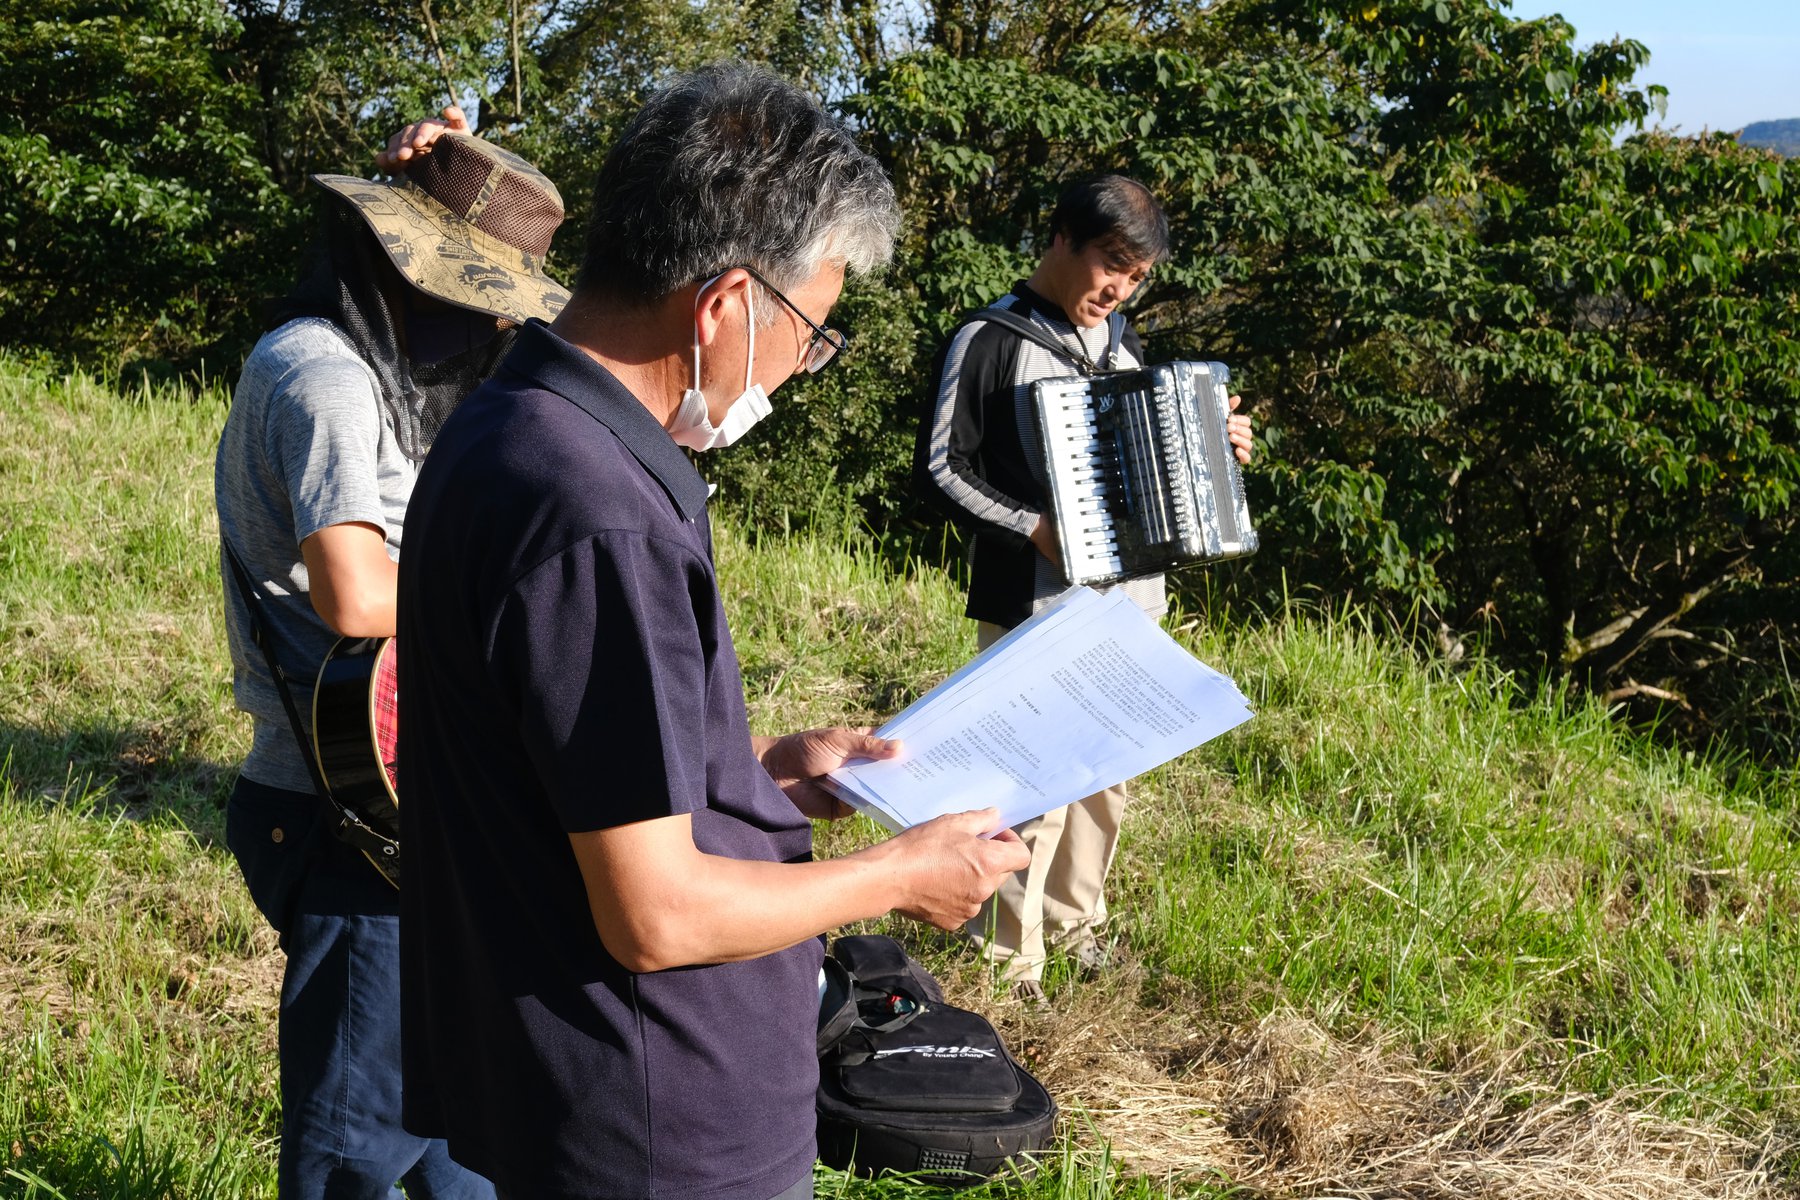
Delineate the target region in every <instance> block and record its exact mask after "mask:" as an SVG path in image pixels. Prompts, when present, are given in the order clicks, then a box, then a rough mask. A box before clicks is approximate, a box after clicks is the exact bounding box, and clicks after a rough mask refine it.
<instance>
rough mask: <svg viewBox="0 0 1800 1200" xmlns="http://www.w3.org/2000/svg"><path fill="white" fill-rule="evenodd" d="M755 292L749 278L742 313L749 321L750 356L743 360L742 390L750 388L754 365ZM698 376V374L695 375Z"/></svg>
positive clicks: (754, 287)
mask: <svg viewBox="0 0 1800 1200" xmlns="http://www.w3.org/2000/svg"><path fill="white" fill-rule="evenodd" d="M755 292H756V282H755V281H754V280H751V281H749V282H747V283H745V284H744V315H745V319H746V320H748V321H749V322H750V357H749V358H746V359H745V360H744V390H745V391H746V392H747V391H749V390H750V375H751V371H752V369H753V368H754V367H755V365H756V301H755V300H754V299H752V297H753V295H754V294H755ZM695 378H699V376H695Z"/></svg>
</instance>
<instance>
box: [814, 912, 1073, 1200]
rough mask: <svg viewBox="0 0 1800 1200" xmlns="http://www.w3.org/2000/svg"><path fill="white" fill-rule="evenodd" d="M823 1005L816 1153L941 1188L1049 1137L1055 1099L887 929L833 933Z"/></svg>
mask: <svg viewBox="0 0 1800 1200" xmlns="http://www.w3.org/2000/svg"><path fill="white" fill-rule="evenodd" d="M825 964H826V993H825V996H824V998H823V1000H822V1001H821V1004H820V1009H819V1092H818V1111H819V1158H820V1160H821V1161H823V1162H824V1163H825V1164H826V1165H827V1166H832V1167H837V1168H840V1169H844V1170H854V1171H855V1172H856V1173H857V1174H859V1175H865V1176H874V1175H878V1174H880V1173H881V1172H883V1171H897V1172H901V1173H904V1174H908V1175H912V1176H914V1177H916V1178H918V1179H919V1180H920V1181H921V1182H925V1183H931V1184H937V1185H940V1186H945V1187H966V1186H969V1185H971V1184H976V1183H980V1182H981V1181H982V1180H984V1179H987V1178H990V1177H992V1176H993V1175H995V1174H997V1173H999V1172H1000V1171H1002V1170H1004V1169H1006V1168H1007V1166H1008V1164H1009V1163H1010V1164H1011V1165H1012V1167H1013V1168H1014V1169H1016V1170H1017V1171H1018V1172H1019V1173H1020V1174H1021V1175H1030V1174H1031V1173H1032V1172H1033V1171H1034V1170H1035V1169H1036V1162H1035V1161H1034V1157H1033V1156H1034V1155H1036V1154H1037V1153H1038V1152H1040V1151H1043V1150H1045V1149H1046V1148H1048V1147H1049V1145H1050V1144H1051V1141H1052V1138H1053V1135H1054V1129H1055V1125H1056V1104H1055V1102H1054V1101H1052V1100H1051V1099H1050V1094H1049V1093H1048V1092H1046V1091H1045V1090H1044V1086H1043V1085H1042V1084H1040V1083H1039V1082H1038V1081H1037V1080H1036V1079H1035V1078H1033V1077H1032V1075H1031V1073H1030V1072H1028V1071H1027V1070H1025V1068H1024V1067H1022V1066H1020V1065H1019V1063H1018V1062H1017V1060H1015V1059H1014V1058H1013V1056H1012V1055H1011V1054H1010V1053H1008V1052H1007V1049H1006V1047H1005V1045H1004V1044H1003V1043H1002V1042H1001V1041H1000V1035H999V1034H998V1033H996V1032H995V1031H994V1027H993V1026H992V1025H990V1024H989V1023H988V1021H987V1019H986V1018H985V1017H982V1016H981V1015H979V1014H977V1013H972V1012H970V1011H968V1010H967V1009H962V1008H957V1007H955V1006H954V1005H950V1004H945V1003H944V996H943V991H942V989H941V988H939V986H938V983H937V980H935V979H933V978H932V977H931V974H930V973H929V972H928V971H926V970H925V968H924V967H922V966H920V965H919V964H918V963H917V962H915V961H914V960H912V959H911V958H908V957H907V955H906V952H905V951H904V950H902V949H901V948H900V946H899V944H898V943H897V942H895V941H894V940H893V939H892V938H886V937H880V936H856V937H843V938H839V939H838V940H837V941H836V942H835V943H833V944H832V948H831V954H830V955H829V956H828V957H827V958H826V960H825Z"/></svg>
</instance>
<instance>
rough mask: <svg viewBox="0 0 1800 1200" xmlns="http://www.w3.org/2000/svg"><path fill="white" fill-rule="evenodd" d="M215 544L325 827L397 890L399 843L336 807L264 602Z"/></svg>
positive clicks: (239, 564) (229, 553)
mask: <svg viewBox="0 0 1800 1200" xmlns="http://www.w3.org/2000/svg"><path fill="white" fill-rule="evenodd" d="M219 544H220V545H221V546H223V547H224V548H225V561H226V562H227V563H229V564H230V566H231V576H232V578H233V579H234V580H235V581H236V582H237V588H238V592H239V593H240V594H241V595H242V596H243V597H244V607H245V608H246V609H248V610H249V613H250V640H251V641H253V642H255V643H256V648H257V649H258V650H261V651H262V655H263V661H264V662H266V663H267V664H268V665H269V675H270V676H271V677H272V678H273V679H274V680H275V690H276V691H278V692H280V693H281V707H282V708H284V709H286V710H287V718H288V725H289V726H290V727H291V728H292V729H293V731H294V741H295V742H297V743H298V744H299V746H300V757H301V758H303V759H305V760H306V769H307V772H308V773H309V774H311V775H312V781H313V790H314V791H315V792H317V793H318V795H319V799H320V800H321V801H322V802H323V803H324V805H325V814H326V828H327V829H329V830H330V831H331V834H332V836H333V837H335V838H337V839H338V840H339V841H340V842H345V843H347V844H349V845H350V846H353V847H355V848H356V849H358V850H360V851H362V852H363V854H364V855H366V856H367V857H368V859H369V862H370V863H372V864H373V865H374V867H375V869H376V870H378V871H380V872H381V874H382V875H383V876H384V877H386V879H387V881H388V882H389V883H391V884H394V885H395V886H396V887H398V886H399V882H400V843H399V842H398V841H396V840H395V839H393V838H391V837H388V836H386V835H385V834H382V833H379V832H377V831H376V830H374V829H373V828H371V827H370V826H369V824H368V823H367V822H366V821H364V820H363V819H362V818H361V817H359V816H357V815H356V814H355V813H354V812H351V811H350V810H349V809H348V808H345V807H344V806H343V805H342V804H339V803H338V801H337V798H336V797H335V796H334V795H332V792H331V787H330V785H328V784H327V783H326V782H325V772H324V771H322V770H321V769H320V768H319V760H318V758H317V757H316V756H315V755H314V754H313V751H312V741H311V739H309V738H308V737H307V736H306V726H305V725H303V724H302V723H301V721H300V706H299V705H297V704H295V703H294V693H293V691H292V690H291V689H290V688H289V687H288V674H287V672H286V671H285V670H283V669H282V666H281V663H280V662H279V661H278V660H277V659H276V657H275V639H274V638H273V637H271V636H270V635H269V629H268V626H267V625H266V624H265V623H264V622H263V612H264V608H263V605H264V604H266V603H267V600H266V598H265V597H264V596H263V594H262V591H261V589H259V588H258V587H257V586H256V585H255V584H254V583H252V582H251V580H250V572H249V571H247V570H245V569H244V563H243V560H241V559H240V558H238V555H237V551H236V550H234V549H232V547H231V543H230V542H228V541H226V540H225V539H224V538H223V537H220V539H219Z"/></svg>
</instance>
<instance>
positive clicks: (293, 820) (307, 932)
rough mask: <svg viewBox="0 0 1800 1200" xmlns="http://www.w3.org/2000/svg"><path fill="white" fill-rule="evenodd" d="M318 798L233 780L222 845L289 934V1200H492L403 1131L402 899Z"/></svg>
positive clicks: (284, 1097) (285, 1067) (285, 1168)
mask: <svg viewBox="0 0 1800 1200" xmlns="http://www.w3.org/2000/svg"><path fill="white" fill-rule="evenodd" d="M320 817H321V803H320V801H319V799H318V798H317V797H316V796H313V795H312V794H310V793H299V792H289V791H284V790H282V789H279V788H271V787H266V786H264V785H262V784H259V783H254V782H252V781H250V780H248V779H239V780H238V783H237V787H236V789H235V790H234V791H233V792H232V793H231V803H230V806H229V807H228V808H227V810H226V817H225V842H226V845H228V846H230V847H231V852H232V854H234V855H235V856H236V857H237V861H238V867H239V868H240V869H241V870H242V871H243V873H244V882H245V883H247V884H249V886H250V897H251V899H253V900H255V901H256V906H257V907H258V908H259V909H261V910H262V913H263V915H264V916H265V917H267V918H268V919H269V923H270V924H271V925H273V926H274V927H275V930H276V932H277V933H279V934H280V935H281V944H282V947H283V949H285V950H286V951H287V956H288V958H287V971H286V973H285V974H284V975H283V977H282V981H281V1026H280V1047H281V1050H280V1053H281V1157H280V1167H279V1175H278V1178H279V1180H280V1194H281V1196H282V1200H394V1198H397V1197H398V1196H400V1194H401V1193H400V1191H399V1189H398V1188H397V1187H396V1181H398V1182H399V1183H400V1184H403V1185H404V1186H405V1188H406V1195H408V1196H410V1197H412V1200H493V1195H494V1189H493V1186H492V1185H491V1184H489V1183H488V1182H487V1181H486V1180H485V1179H483V1178H481V1177H480V1176H479V1175H476V1174H474V1173H473V1172H471V1171H468V1170H465V1169H464V1168H463V1167H460V1166H458V1165H457V1164H456V1163H454V1162H452V1161H451V1160H450V1156H449V1154H448V1152H447V1151H446V1150H445V1148H444V1143H443V1142H441V1141H435V1140H428V1139H426V1138H421V1137H415V1136H413V1135H412V1134H410V1133H407V1132H406V1131H405V1130H404V1129H402V1128H400V916H399V911H400V894H399V893H398V892H396V891H395V890H394V889H393V888H392V887H390V886H389V885H388V884H387V882H386V881H384V880H383V879H382V878H381V876H380V875H378V874H376V872H375V868H373V867H371V866H370V865H369V864H368V863H367V862H366V861H365V860H364V859H363V857H362V855H361V854H359V853H357V852H356V851H354V850H352V849H350V848H349V847H348V846H346V845H344V844H343V843H342V842H339V841H338V840H337V839H336V838H333V837H332V836H331V835H330V833H329V831H327V830H326V829H325V827H324V822H323V821H322V820H321V819H320Z"/></svg>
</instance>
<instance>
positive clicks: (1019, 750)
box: [829, 587, 1251, 833]
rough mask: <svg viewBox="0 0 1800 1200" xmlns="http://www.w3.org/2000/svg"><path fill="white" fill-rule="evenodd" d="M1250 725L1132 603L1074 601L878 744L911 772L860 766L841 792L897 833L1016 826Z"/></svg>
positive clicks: (1109, 597)
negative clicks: (940, 820) (995, 820)
mask: <svg viewBox="0 0 1800 1200" xmlns="http://www.w3.org/2000/svg"><path fill="white" fill-rule="evenodd" d="M1250 716H1251V712H1250V707H1249V703H1248V701H1246V700H1245V699H1244V696H1243V693H1242V692H1240V691H1238V689H1237V685H1236V684H1234V683H1232V682H1231V680H1230V679H1228V678H1226V677H1225V676H1224V675H1221V674H1220V673H1219V672H1217V671H1215V670H1213V669H1212V668H1211V667H1209V666H1207V665H1206V664H1205V663H1203V662H1201V661H1200V660H1199V659H1197V658H1195V657H1194V656H1193V655H1191V654H1189V653H1188V652H1187V651H1186V650H1184V649H1182V648H1181V646H1179V645H1178V644H1177V643H1176V642H1175V639H1173V638H1171V637H1170V636H1169V635H1168V634H1166V633H1164V632H1163V630H1162V628H1161V627H1160V626H1159V625H1157V623H1156V622H1155V621H1153V620H1151V619H1150V618H1149V617H1147V616H1145V615H1144V612H1143V610H1142V609H1140V608H1138V606H1137V605H1136V604H1133V603H1132V602H1131V600H1130V599H1129V598H1128V597H1127V596H1126V595H1125V593H1124V592H1123V591H1113V592H1109V593H1107V594H1105V595H1102V594H1100V593H1099V592H1096V591H1094V590H1093V589H1091V588H1085V587H1074V588H1070V589H1069V590H1068V591H1066V592H1064V593H1063V594H1062V595H1061V596H1059V597H1057V599H1056V600H1054V601H1052V602H1051V603H1050V604H1049V605H1048V606H1047V607H1045V608H1044V609H1043V610H1042V611H1040V612H1039V613H1037V615H1035V616H1033V617H1032V618H1031V619H1030V620H1029V621H1026V622H1025V623H1024V624H1023V625H1020V626H1019V627H1018V628H1016V629H1014V630H1013V631H1012V632H1010V633H1008V634H1007V635H1006V636H1005V637H1004V638H1002V639H1001V640H1000V641H998V642H996V643H994V644H993V645H992V646H989V647H988V648H987V649H986V650H985V651H983V652H982V654H981V655H980V656H979V657H977V658H976V659H975V660H974V661H973V662H971V663H969V664H968V665H967V666H965V667H963V668H962V669H961V670H959V671H957V672H956V673H955V674H953V675H951V676H950V677H949V678H948V679H946V680H944V682H942V683H940V684H939V685H938V686H937V687H935V688H933V689H931V691H930V692H927V693H926V694H925V695H924V696H921V697H920V698H919V699H918V700H917V701H916V702H915V703H914V704H913V705H912V706H911V707H909V708H908V709H907V710H906V711H905V712H903V713H901V714H900V715H899V716H897V717H895V718H894V719H893V720H892V721H889V722H888V723H887V724H886V725H884V726H882V727H881V728H880V729H879V730H877V731H876V732H877V733H879V734H880V735H881V736H882V737H885V738H898V739H900V740H901V741H902V742H903V743H904V747H903V749H902V751H901V754H900V756H899V757H898V758H893V759H885V760H881V761H862V762H856V763H852V764H850V765H849V766H846V767H843V768H840V769H839V770H836V771H833V772H832V773H831V775H830V776H829V780H830V783H831V786H832V788H833V790H834V791H836V792H837V794H838V795H839V796H841V797H843V799H844V801H845V802H846V803H848V804H850V805H851V806H853V807H855V808H856V809H858V810H860V811H862V812H864V813H867V814H868V815H869V816H871V817H873V818H874V819H875V820H876V821H878V822H880V823H881V824H882V825H884V826H886V827H887V828H889V829H891V830H893V831H894V832H896V833H898V832H899V831H900V830H902V829H906V828H908V827H910V826H913V825H917V824H919V823H921V822H923V821H929V820H931V818H933V817H936V816H940V815H942V814H944V813H954V812H966V811H967V810H969V809H974V808H989V807H995V808H998V809H999V810H1000V814H1001V820H1000V824H1001V825H1004V826H1010V825H1017V824H1019V823H1020V822H1021V821H1027V820H1030V819H1031V818H1032V817H1036V816H1041V815H1043V814H1044V813H1047V812H1049V811H1051V810H1052V809H1055V808H1061V807H1062V806H1063V805H1065V804H1068V803H1071V802H1072V801H1075V800H1079V799H1081V798H1082V797H1084V796H1089V795H1092V794H1093V793H1095V792H1097V791H1100V790H1101V789H1102V788H1107V787H1111V786H1112V785H1114V784H1116V783H1121V782H1123V781H1125V780H1127V779H1130V778H1131V777H1132V776H1134V775H1140V774H1142V773H1143V772H1145V771H1147V770H1149V769H1150V768H1152V767H1155V766H1159V765H1161V764H1162V763H1165V762H1168V761H1169V760H1170V759H1172V758H1175V757H1176V756H1178V755H1181V754H1185V753H1187V752H1188V751H1189V750H1192V749H1193V748H1194V747H1195V746H1198V745H1200V744H1201V743H1203V742H1206V741H1208V740H1210V739H1212V738H1215V737H1217V736H1218V735H1219V734H1221V733H1224V732H1225V731H1226V730H1228V729H1231V728H1234V727H1235V726H1237V725H1241V724H1242V723H1243V722H1245V721H1247V720H1249V719H1250ZM997 828H998V827H996V829H997Z"/></svg>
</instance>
